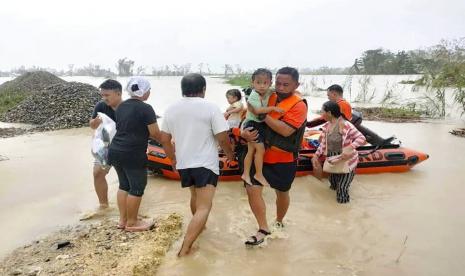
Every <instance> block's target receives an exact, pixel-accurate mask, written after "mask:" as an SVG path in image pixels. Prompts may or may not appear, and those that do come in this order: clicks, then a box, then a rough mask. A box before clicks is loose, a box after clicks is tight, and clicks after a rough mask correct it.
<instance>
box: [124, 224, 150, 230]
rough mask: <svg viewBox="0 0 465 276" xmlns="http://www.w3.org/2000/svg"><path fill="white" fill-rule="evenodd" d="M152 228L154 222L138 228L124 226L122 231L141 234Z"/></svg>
mask: <svg viewBox="0 0 465 276" xmlns="http://www.w3.org/2000/svg"><path fill="white" fill-rule="evenodd" d="M153 228H155V222H149V223H147V222H144V224H143V225H140V226H126V227H125V228H124V230H125V231H128V232H143V231H148V230H152V229H153Z"/></svg>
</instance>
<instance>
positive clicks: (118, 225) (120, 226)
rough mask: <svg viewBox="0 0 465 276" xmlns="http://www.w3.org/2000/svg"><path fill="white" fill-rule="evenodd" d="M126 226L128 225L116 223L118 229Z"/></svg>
mask: <svg viewBox="0 0 465 276" xmlns="http://www.w3.org/2000/svg"><path fill="white" fill-rule="evenodd" d="M124 228H126V225H125V224H124V225H123V224H119V223H118V224H117V225H116V229H121V230H124Z"/></svg>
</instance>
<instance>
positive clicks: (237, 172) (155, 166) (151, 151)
mask: <svg viewBox="0 0 465 276" xmlns="http://www.w3.org/2000/svg"><path fill="white" fill-rule="evenodd" d="M318 136H319V132H318V131H308V132H307V133H306V134H305V136H304V139H303V141H302V149H301V150H300V151H299V156H298V158H297V174H296V176H303V175H309V174H311V173H312V169H313V168H312V162H311V158H312V157H313V154H314V153H315V151H316V148H315V146H314V143H315V141H317V138H318ZM312 143H313V144H312ZM357 151H358V152H359V163H358V165H357V169H356V173H357V174H375V173H385V172H406V171H409V170H410V169H411V168H412V167H414V166H415V165H417V164H419V163H421V162H423V161H425V160H426V159H428V158H429V156H428V154H425V153H422V152H419V151H415V150H412V149H409V148H405V147H402V146H401V145H400V144H389V145H385V146H383V147H381V148H375V147H374V146H362V147H359V148H357ZM236 154H237V155H241V154H243V153H240V152H236ZM147 157H148V168H149V170H151V171H152V172H153V173H154V174H158V175H162V176H164V177H166V178H169V179H179V174H178V173H177V172H175V171H173V168H172V166H171V160H170V159H169V158H168V157H167V156H166V154H165V152H164V150H163V148H162V146H161V145H160V144H159V143H158V142H156V141H151V142H150V143H149V145H148V148H147ZM219 158H220V164H219V166H220V180H222V181H238V180H240V179H241V178H240V176H241V174H242V172H241V168H240V166H239V164H238V162H227V160H226V157H225V156H224V154H222V153H221V152H220V153H219ZM239 158H240V157H239Z"/></svg>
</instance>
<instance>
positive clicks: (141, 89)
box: [126, 77, 151, 97]
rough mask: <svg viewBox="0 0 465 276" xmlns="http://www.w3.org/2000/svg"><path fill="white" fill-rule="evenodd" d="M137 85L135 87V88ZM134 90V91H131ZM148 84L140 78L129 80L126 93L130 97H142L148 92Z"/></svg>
mask: <svg viewBox="0 0 465 276" xmlns="http://www.w3.org/2000/svg"><path fill="white" fill-rule="evenodd" d="M135 85H137V86H135ZM134 88H136V89H137V90H136V91H133V90H134ZM150 88H151V87H150V82H149V81H148V80H146V79H144V78H141V77H132V78H131V79H129V81H128V84H127V85H126V91H128V93H129V95H130V96H131V97H134V96H136V97H143V96H144V95H145V93H147V92H149V91H150Z"/></svg>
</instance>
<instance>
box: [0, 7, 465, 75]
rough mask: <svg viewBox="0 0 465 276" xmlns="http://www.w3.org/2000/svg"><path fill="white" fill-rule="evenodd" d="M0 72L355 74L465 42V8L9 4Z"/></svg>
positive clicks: (1, 12)
mask: <svg viewBox="0 0 465 276" xmlns="http://www.w3.org/2000/svg"><path fill="white" fill-rule="evenodd" d="M0 30H1V31H0V70H8V69H11V68H12V67H19V66H20V65H25V66H32V65H38V66H43V67H53V68H58V69H66V68H67V65H68V64H75V65H76V66H83V65H87V64H89V63H93V64H100V65H103V66H104V67H106V68H111V69H112V70H113V71H114V70H115V64H116V61H117V60H118V58H122V57H128V58H130V59H132V60H134V61H135V62H136V66H139V65H142V66H147V67H149V68H151V67H152V66H155V67H159V66H161V65H164V64H184V63H192V64H193V69H196V68H197V64H198V63H200V62H204V63H209V64H210V67H211V68H212V69H214V70H221V69H220V68H221V67H222V65H224V64H226V63H227V64H233V65H235V64H240V65H241V66H242V67H243V68H245V69H253V68H255V67H279V66H284V65H292V66H296V67H301V68H303V67H310V68H317V67H320V66H332V67H343V66H350V65H351V64H352V63H353V61H354V59H355V58H356V57H358V56H360V55H361V53H362V52H363V51H364V50H367V49H374V48H378V47H383V48H386V49H390V50H393V51H397V50H401V49H406V50H410V49H415V48H419V47H426V46H431V45H434V44H436V43H438V42H439V41H440V40H441V39H454V38H459V37H464V36H465V1H464V0H442V1H439V0H436V1H428V0H425V1H421V0H410V1H409V0H391V1H373V0H360V1H357V0H352V1H341V0H300V1H298V0H282V1H277V0H266V1H262V0H230V1H222V0H198V1H194V0H166V1H154V0H152V1H148V0H147V1H143V0H131V1H130V0H127V1H119V0H112V1H106V0H105V1H100V0H99V1H97V0H92V1H90V0H79V1H63V0H59V1H58V0H57V1H54V0H41V1H37V0H29V1H26V0H6V1H2V2H1V4H0Z"/></svg>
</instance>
